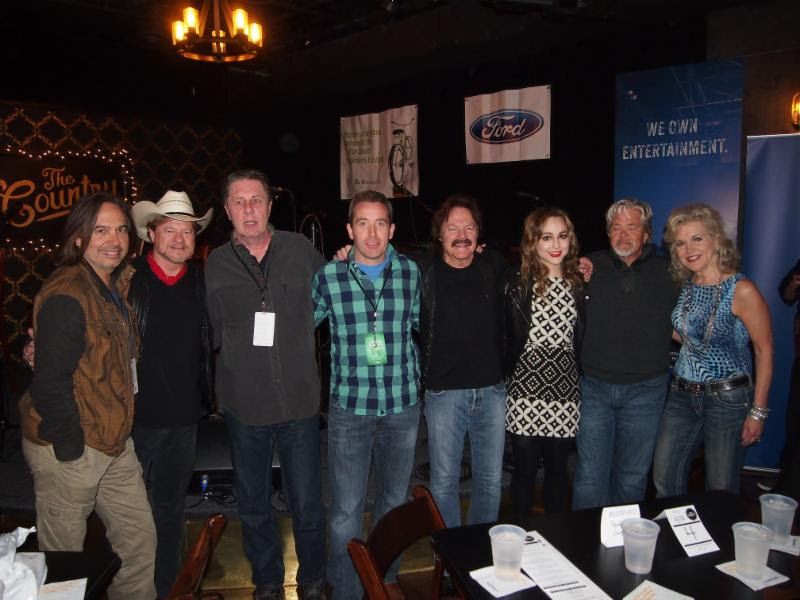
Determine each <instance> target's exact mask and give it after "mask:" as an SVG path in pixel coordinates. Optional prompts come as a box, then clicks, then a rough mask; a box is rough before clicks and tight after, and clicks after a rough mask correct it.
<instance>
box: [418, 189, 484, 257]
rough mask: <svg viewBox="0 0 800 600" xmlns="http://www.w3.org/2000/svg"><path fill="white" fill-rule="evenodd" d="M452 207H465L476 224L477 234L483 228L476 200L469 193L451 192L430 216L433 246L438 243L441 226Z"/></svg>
mask: <svg viewBox="0 0 800 600" xmlns="http://www.w3.org/2000/svg"><path fill="white" fill-rule="evenodd" d="M454 208H466V209H467V210H468V211H469V212H470V213H471V214H472V219H473V220H474V221H475V225H477V226H478V235H480V233H481V230H482V229H483V216H482V215H481V209H480V207H479V206H478V201H477V200H476V199H475V198H474V197H473V196H470V195H469V194H451V195H449V196H448V197H447V198H445V199H444V202H442V204H441V206H439V208H437V209H436V212H435V213H433V216H432V217H431V241H432V242H433V245H434V246H438V245H440V241H439V238H440V237H441V236H442V226H443V225H444V222H445V221H447V217H449V216H450V211H451V210H453V209H454Z"/></svg>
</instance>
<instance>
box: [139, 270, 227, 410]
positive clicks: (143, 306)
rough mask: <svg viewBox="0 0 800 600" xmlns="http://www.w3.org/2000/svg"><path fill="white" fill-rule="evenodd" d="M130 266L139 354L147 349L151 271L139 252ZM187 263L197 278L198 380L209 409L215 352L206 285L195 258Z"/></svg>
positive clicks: (212, 397)
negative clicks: (139, 335) (199, 311)
mask: <svg viewBox="0 0 800 600" xmlns="http://www.w3.org/2000/svg"><path fill="white" fill-rule="evenodd" d="M133 266H134V268H135V269H136V272H135V273H134V275H133V279H131V284H130V289H129V290H128V301H129V302H130V303H131V306H132V307H133V309H134V311H136V315H137V317H138V320H139V331H140V332H141V333H142V346H141V348H140V351H139V354H140V355H142V354H144V352H146V349H145V347H144V330H145V325H146V324H147V315H148V309H149V307H150V283H149V282H150V281H151V278H150V277H148V272H149V271H150V266H149V265H148V264H147V257H146V255H145V256H140V257H139V258H137V259H136V260H135V261H134V262H133ZM187 267H188V269H189V272H188V273H187V275H192V276H193V277H194V281H195V282H196V285H195V296H196V298H197V303H198V305H199V306H201V307H202V309H203V310H202V315H203V317H202V325H201V327H202V332H201V340H202V345H203V347H202V354H201V360H202V363H201V365H200V374H201V377H202V381H201V392H202V398H201V403H202V406H203V408H204V409H205V410H207V411H209V412H211V411H213V410H214V408H215V407H214V355H213V350H212V347H211V340H212V332H211V321H210V320H209V318H208V307H207V304H206V286H205V277H204V276H203V271H202V270H201V269H200V267H199V266H198V265H197V264H196V263H195V262H194V261H191V260H190V261H189V262H188V263H187Z"/></svg>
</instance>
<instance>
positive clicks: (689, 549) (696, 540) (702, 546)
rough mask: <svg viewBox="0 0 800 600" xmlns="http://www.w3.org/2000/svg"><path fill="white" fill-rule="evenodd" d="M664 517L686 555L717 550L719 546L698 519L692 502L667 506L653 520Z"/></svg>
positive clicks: (696, 554)
mask: <svg viewBox="0 0 800 600" xmlns="http://www.w3.org/2000/svg"><path fill="white" fill-rule="evenodd" d="M664 517H666V518H667V521H669V524H670V527H672V531H674V532H675V537H676V538H678V541H679V542H680V543H681V546H683V549H684V551H685V552H686V555H687V556H698V555H700V554H708V553H709V552H716V551H717V550H719V546H717V544H716V542H714V540H713V539H711V534H710V533H708V530H707V529H706V526H705V525H703V522H702V521H701V520H700V515H698V514H697V509H696V508H695V507H694V504H689V505H687V506H678V507H677V508H668V509H666V510H664V511H662V512H661V513H659V515H658V516H657V517H656V518H655V519H653V520H654V521H655V520H658V519H663V518H664Z"/></svg>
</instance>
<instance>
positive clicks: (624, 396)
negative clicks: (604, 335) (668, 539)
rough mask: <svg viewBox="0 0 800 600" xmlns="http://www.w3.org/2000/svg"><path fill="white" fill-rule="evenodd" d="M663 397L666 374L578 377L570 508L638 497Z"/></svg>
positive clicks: (631, 500)
mask: <svg viewBox="0 0 800 600" xmlns="http://www.w3.org/2000/svg"><path fill="white" fill-rule="evenodd" d="M666 397H667V374H666V373H665V374H664V375H659V376H658V377H654V378H653V379H647V380H645V381H639V382H636V383H608V382H606V381H600V380H599V379H592V378H591V377H585V376H584V377H581V420H580V424H579V426H578V437H577V440H576V445H577V446H578V465H577V467H575V481H574V482H573V486H572V508H573V510H577V509H579V508H591V507H593V506H608V505H609V504H632V503H635V502H641V501H642V500H644V494H645V491H646V490H647V475H648V473H649V472H650V465H651V464H652V462H653V449H654V448H655V446H656V436H657V434H658V424H659V422H660V421H661V412H662V411H663V409H664V401H665V399H666Z"/></svg>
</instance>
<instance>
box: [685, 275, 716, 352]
mask: <svg viewBox="0 0 800 600" xmlns="http://www.w3.org/2000/svg"><path fill="white" fill-rule="evenodd" d="M722 283H723V282H719V283H718V284H716V285H715V286H714V298H713V300H712V301H711V304H712V305H711V314H710V315H709V317H708V321H706V331H705V333H704V335H703V346H702V349H703V352H705V351H706V350H708V343H709V341H711V333H712V332H713V331H714V323H715V322H716V320H717V310H718V309H719V301H720V299H721V298H722ZM684 287H685V288H686V289H687V292H686V298H685V300H684V301H683V310H682V311H681V317H682V318H681V334H682V337H683V343H684V344H685V345H686V346H687V348H689V349H690V350H694V351H697V348H696V347H695V345H694V344H692V340H691V338H689V332H688V331H687V329H686V321H687V320H688V317H689V312H690V311H691V309H692V296H693V295H694V284H693V283H692V282H691V281H687V282H686V283H685V284H684Z"/></svg>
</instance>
